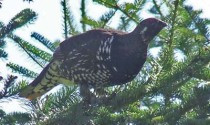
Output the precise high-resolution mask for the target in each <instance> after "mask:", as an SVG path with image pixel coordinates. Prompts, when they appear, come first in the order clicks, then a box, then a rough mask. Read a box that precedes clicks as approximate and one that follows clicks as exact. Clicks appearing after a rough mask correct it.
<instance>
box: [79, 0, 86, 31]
mask: <svg viewBox="0 0 210 125" xmlns="http://www.w3.org/2000/svg"><path fill="white" fill-rule="evenodd" d="M80 10H81V17H82V20H86V18H87V15H86V11H85V0H81V8H80ZM82 30H83V32H85V31H86V25H85V24H84V23H82Z"/></svg>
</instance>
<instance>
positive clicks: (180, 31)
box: [0, 0, 210, 125]
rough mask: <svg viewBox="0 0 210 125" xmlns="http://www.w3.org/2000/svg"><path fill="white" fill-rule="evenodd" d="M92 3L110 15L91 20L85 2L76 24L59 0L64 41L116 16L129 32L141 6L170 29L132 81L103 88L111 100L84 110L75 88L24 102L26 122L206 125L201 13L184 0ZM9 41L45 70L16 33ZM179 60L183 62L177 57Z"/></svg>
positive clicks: (205, 39) (205, 42)
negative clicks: (149, 6)
mask: <svg viewBox="0 0 210 125" xmlns="http://www.w3.org/2000/svg"><path fill="white" fill-rule="evenodd" d="M92 2H94V3H95V4H100V5H102V6H105V7H107V8H109V11H107V12H106V13H104V14H102V15H101V17H100V18H99V19H98V20H95V19H92V18H90V16H89V15H88V13H87V11H86V5H87V3H86V1H85V0H81V8H80V12H81V21H80V22H75V21H74V18H75V17H74V15H73V14H72V12H71V8H70V6H69V5H68V1H67V0H61V6H62V8H63V9H62V10H63V11H62V12H63V26H64V30H63V31H64V33H63V34H64V38H67V37H70V36H73V35H76V34H79V33H81V32H85V31H87V30H89V29H94V28H112V27H110V26H109V23H110V22H111V21H114V20H112V19H113V18H114V16H115V15H116V14H119V15H120V19H119V20H120V22H119V23H118V27H117V29H118V30H123V31H128V30H130V29H131V28H132V25H137V24H138V23H139V22H141V20H142V19H143V18H144V17H142V15H141V12H142V9H143V8H144V7H145V5H147V4H152V5H153V6H152V7H151V8H147V9H148V12H149V13H151V14H153V16H154V17H156V18H159V19H161V20H163V21H165V22H166V23H167V24H168V26H167V27H166V28H165V29H164V30H162V31H161V32H160V33H159V35H158V36H157V37H156V38H155V39H153V41H152V42H151V44H150V46H149V48H150V50H154V49H155V50H157V51H155V53H156V54H154V52H151V53H150V55H148V58H147V62H146V64H145V65H144V68H143V69H142V70H141V72H140V73H139V75H138V77H136V79H135V80H133V81H132V82H130V83H127V84H125V85H121V86H114V87H108V88H105V89H106V91H107V93H106V94H107V96H108V97H113V98H106V99H100V100H98V103H97V105H94V106H86V107H84V105H83V102H82V99H81V97H80V95H79V92H78V87H77V86H73V87H72V86H71V87H62V88H61V89H60V90H58V91H57V92H56V93H54V94H51V95H48V96H45V97H44V98H43V99H37V100H33V101H31V102H29V103H27V104H28V105H29V107H31V108H32V111H31V112H30V120H28V121H27V122H26V123H35V124H43V125H46V124H49V125H51V124H56V125H57V124H59V125H67V124H70V125H71V124H72V125H88V124H90V125H93V124H95V125H116V124H119V125H121V124H134V125H158V124H159V125H173V124H179V125H192V124H195V125H196V124H199V125H208V124H210V120H209V116H208V115H209V109H210V107H209V98H210V96H209V92H210V86H209V80H210V71H209V62H210V58H209V55H210V49H209V31H208V24H209V22H210V21H209V20H208V19H202V18H200V14H201V13H202V11H200V10H199V11H196V10H193V9H192V7H190V6H187V5H185V0H174V1H166V0H160V1H156V0H152V1H146V0H142V1H140V0H134V2H133V3H120V2H119V1H118V0H93V1H92ZM79 26H81V27H79ZM8 37H9V38H11V39H13V40H14V41H16V42H17V43H18V44H19V45H20V47H21V48H23V50H24V51H25V52H26V53H27V54H28V55H29V56H30V57H31V59H33V60H34V61H35V62H37V64H38V65H40V66H44V65H45V64H46V63H47V62H48V61H49V60H50V58H51V56H52V55H50V54H48V53H47V52H45V51H43V50H40V49H39V48H37V47H36V46H32V45H30V44H29V43H28V42H27V41H24V40H22V39H21V38H19V37H18V36H15V35H14V34H10V35H8ZM32 37H34V38H35V39H36V40H38V41H40V43H41V44H43V45H45V46H47V48H49V50H51V51H52V52H53V51H54V50H55V48H56V43H53V42H50V41H49V40H47V39H46V38H45V37H44V36H42V35H41V34H39V33H32ZM0 38H1V37H0ZM154 55H155V56H154ZM177 55H179V56H181V57H180V58H178V56H177ZM8 66H9V67H11V68H13V69H15V70H16V71H19V72H20V73H22V74H25V75H26V76H28V77H29V76H30V77H35V76H36V75H37V74H36V73H34V72H33V71H31V70H32V69H31V70H28V69H25V68H22V70H20V69H19V68H18V66H17V65H14V64H8ZM21 85H22V84H21ZM17 86H20V84H19V85H17ZM22 86H25V85H22ZM22 86H21V87H19V88H18V89H16V91H17V90H20V88H22ZM113 95H114V96H113ZM3 114H4V113H3ZM4 116H5V115H4ZM25 117H26V116H25ZM25 117H24V118H25ZM27 117H28V115H27Z"/></svg>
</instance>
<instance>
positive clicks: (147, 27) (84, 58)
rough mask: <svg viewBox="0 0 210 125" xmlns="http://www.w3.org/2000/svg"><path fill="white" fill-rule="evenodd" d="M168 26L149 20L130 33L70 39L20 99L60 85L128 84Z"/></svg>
mask: <svg viewBox="0 0 210 125" xmlns="http://www.w3.org/2000/svg"><path fill="white" fill-rule="evenodd" d="M165 26H166V24H165V23H164V22H162V21H160V20H158V19H155V18H149V19H146V20H144V21H142V22H141V23H140V24H139V25H138V26H137V27H136V28H135V29H134V31H132V32H131V33H125V32H121V31H116V30H105V29H96V30H90V31H87V32H85V33H83V34H80V35H76V36H73V37H70V38H68V39H66V40H65V41H63V42H62V43H61V44H60V46H59V47H58V48H57V50H56V51H55V53H54V55H53V60H52V61H51V62H50V63H49V64H48V65H47V66H46V67H45V68H44V69H43V71H42V72H41V73H40V75H39V76H38V77H37V78H36V79H35V80H34V81H33V82H32V83H31V84H30V85H29V86H28V87H26V88H25V89H23V91H22V92H20V94H19V95H20V96H21V97H27V98H29V99H34V98H36V97H38V96H41V95H43V94H44V93H46V92H47V91H49V90H50V89H51V88H53V87H54V86H56V85H57V84H60V83H63V84H80V85H82V84H87V85H89V86H92V87H107V86H113V85H121V84H125V83H127V82H129V81H131V80H133V79H134V78H135V77H136V75H137V74H138V73H139V71H140V70H141V68H142V66H143V64H144V63H145V61H146V55H147V47H148V43H149V41H151V40H152V39H153V38H154V37H155V36H156V35H157V34H158V33H159V32H160V30H161V29H162V28H163V27H165Z"/></svg>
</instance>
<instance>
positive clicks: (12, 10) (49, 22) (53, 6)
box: [0, 0, 210, 112]
mask: <svg viewBox="0 0 210 125" xmlns="http://www.w3.org/2000/svg"><path fill="white" fill-rule="evenodd" d="M87 1H92V0H87ZM125 1H126V2H132V1H133V0H121V2H125ZM1 2H2V8H1V9H0V21H3V22H4V24H7V23H8V21H9V20H10V19H11V18H12V17H14V16H15V15H16V14H17V13H18V12H20V11H21V10H23V9H25V8H31V9H32V10H33V11H35V12H37V13H38V19H37V20H36V21H35V22H34V24H28V25H27V26H24V27H21V28H19V29H17V30H16V31H15V34H17V35H18V36H20V37H21V38H23V39H24V40H27V41H29V42H31V43H32V44H35V45H36V44H37V41H36V40H34V39H31V37H30V35H31V32H34V31H35V32H38V33H41V34H42V35H43V36H45V37H46V38H48V39H49V40H51V41H55V40H60V41H62V40H63V39H64V38H63V34H62V33H63V29H62V7H61V5H60V0H34V2H32V3H30V4H29V3H28V2H22V0H2V1H1ZM69 3H70V5H69V6H70V8H71V11H72V12H73V15H75V17H76V19H75V22H79V20H80V19H79V16H80V0H70V2H69ZM87 3H88V4H87V7H86V11H87V12H88V16H90V17H92V18H95V19H97V18H98V17H99V16H100V15H101V14H102V13H104V12H106V11H107V10H108V9H107V8H105V7H103V6H100V5H98V4H96V3H94V4H93V3H92V2H87ZM187 4H190V5H193V6H194V8H195V9H202V10H203V11H204V13H203V14H202V17H205V18H210V14H209V13H210V1H209V0H202V2H201V1H200V2H198V0H188V2H187ZM143 14H144V18H147V17H150V16H151V15H149V14H146V13H143ZM118 17H119V15H116V16H115V17H114V19H112V20H111V21H110V26H112V27H114V28H115V27H116V26H117V25H116V24H117V23H118V19H119V18H118ZM8 41H10V42H8V43H7V47H6V51H7V52H9V58H8V59H7V60H5V59H3V60H2V59H0V75H3V76H6V74H5V72H7V73H9V72H10V71H11V70H10V69H8V68H6V66H5V62H9V61H10V62H14V63H17V64H20V65H23V66H25V67H27V68H29V69H33V71H36V72H40V71H41V69H42V68H40V67H39V66H38V65H34V63H33V62H32V61H31V60H30V59H29V58H28V56H26V55H25V54H23V53H21V51H22V50H21V49H20V48H19V47H18V46H17V45H15V44H14V42H13V41H11V40H8ZM41 48H43V49H45V48H44V47H41ZM19 78H20V79H21V76H19ZM0 87H1V85H0ZM16 103H17V102H14V101H13V102H12V107H13V108H11V102H10V103H8V104H6V105H3V108H4V110H5V111H6V112H11V111H14V109H16V111H18V110H20V108H17V107H18V103H17V104H16ZM0 106H2V104H1V102H0ZM0 108H1V107H0Z"/></svg>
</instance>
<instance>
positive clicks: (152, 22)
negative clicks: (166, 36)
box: [132, 18, 167, 41]
mask: <svg viewBox="0 0 210 125" xmlns="http://www.w3.org/2000/svg"><path fill="white" fill-rule="evenodd" d="M165 26H167V24H166V23H165V22H163V21H161V20H159V19H156V18H148V19H145V20H143V21H142V22H141V23H140V24H139V25H138V26H137V27H136V28H135V29H134V31H133V32H132V33H133V34H139V35H140V36H141V39H143V41H150V40H152V39H153V38H154V37H155V36H156V35H157V34H158V33H159V32H160V31H161V30H162V29H163V28H164V27H165Z"/></svg>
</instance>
